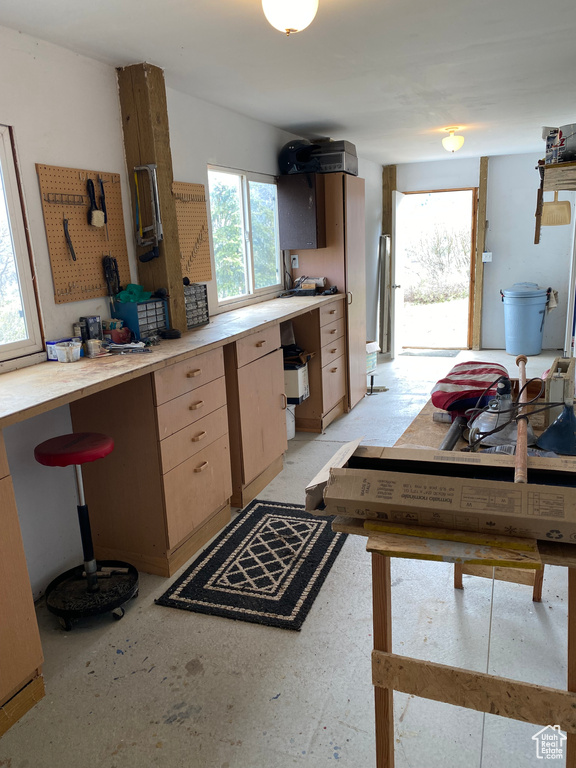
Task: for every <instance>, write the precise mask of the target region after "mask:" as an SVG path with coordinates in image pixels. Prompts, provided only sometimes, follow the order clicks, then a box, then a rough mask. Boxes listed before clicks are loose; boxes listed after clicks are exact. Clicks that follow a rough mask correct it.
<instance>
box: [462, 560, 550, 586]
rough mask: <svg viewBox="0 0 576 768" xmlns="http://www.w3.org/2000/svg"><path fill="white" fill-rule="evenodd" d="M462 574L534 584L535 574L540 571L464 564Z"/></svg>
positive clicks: (527, 584)
mask: <svg viewBox="0 0 576 768" xmlns="http://www.w3.org/2000/svg"><path fill="white" fill-rule="evenodd" d="M460 567H461V569H462V571H461V572H462V575H464V576H480V577H481V578H483V579H492V578H494V579H496V581H511V582H513V583H514V584H526V586H529V587H533V586H534V576H535V575H536V573H538V571H529V570H527V569H526V570H525V569H524V568H501V567H497V568H493V567H492V566H490V565H462V566H460Z"/></svg>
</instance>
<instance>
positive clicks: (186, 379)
mask: <svg viewBox="0 0 576 768" xmlns="http://www.w3.org/2000/svg"><path fill="white" fill-rule="evenodd" d="M220 376H224V355H223V353H222V348H221V347H220V348H218V349H213V350H211V351H210V352H204V353H203V354H202V355H196V356H195V357H190V358H188V359H187V360H183V361H182V362H181V363H175V364H174V365H169V366H168V367H167V368H163V369H162V370H161V371H156V372H155V373H154V374H153V378H154V403H155V404H156V405H161V404H162V403H166V402H168V400H172V399H173V398H175V397H178V396H179V395H183V394H184V393H185V392H191V391H192V390H193V389H197V388H198V387H201V386H202V385H203V384H207V383H208V382H209V381H214V379H218V378H220Z"/></svg>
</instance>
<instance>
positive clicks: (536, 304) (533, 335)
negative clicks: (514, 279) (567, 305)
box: [500, 283, 548, 355]
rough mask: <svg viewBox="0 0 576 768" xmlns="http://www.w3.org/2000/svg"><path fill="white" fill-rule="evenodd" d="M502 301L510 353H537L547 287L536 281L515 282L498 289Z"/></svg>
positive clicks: (539, 346) (542, 324) (546, 298)
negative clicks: (510, 285)
mask: <svg viewBox="0 0 576 768" xmlns="http://www.w3.org/2000/svg"><path fill="white" fill-rule="evenodd" d="M500 295H501V296H502V301H503V302H504V331H505V335H506V352H508V354H509V355H539V354H540V352H542V332H543V330H544V318H545V317H546V304H547V302H548V291H547V290H546V288H539V287H538V285H537V283H514V285H513V286H512V287H511V288H505V289H504V290H503V291H500Z"/></svg>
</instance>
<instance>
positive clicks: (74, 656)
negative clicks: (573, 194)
mask: <svg viewBox="0 0 576 768" xmlns="http://www.w3.org/2000/svg"><path fill="white" fill-rule="evenodd" d="M557 354H559V353H556V352H550V353H544V354H542V355H540V356H538V357H534V358H530V359H529V363H528V366H527V372H528V376H532V375H538V374H540V373H541V372H542V371H543V370H545V369H546V368H548V367H549V365H550V362H551V361H552V360H553V359H554V357H556V356H557ZM471 358H476V359H491V360H497V361H502V362H504V363H505V364H506V365H507V366H508V368H509V371H510V373H511V375H512V376H515V375H517V371H516V367H515V364H514V358H512V357H510V356H508V355H506V354H505V353H504V352H499V353H494V352H481V353H476V354H475V353H470V352H462V353H460V355H459V357H458V358H456V359H450V358H438V357H424V358H422V357H399V358H397V359H396V360H395V361H393V362H389V363H384V364H382V365H380V366H379V368H378V376H377V378H376V382H375V383H376V384H377V385H385V386H387V387H388V391H387V392H380V393H378V394H377V395H373V396H371V397H366V398H365V399H364V400H363V401H362V402H361V403H360V404H359V405H358V406H357V407H356V408H355V409H354V410H353V411H352V412H351V413H350V414H348V415H346V416H345V417H343V418H341V419H340V420H338V421H337V422H335V423H334V424H332V425H331V426H330V427H329V428H328V429H327V431H326V433H325V434H323V435H308V434H304V433H297V434H296V437H295V438H294V439H293V440H291V441H290V443H289V450H288V453H287V455H286V460H285V468H284V471H283V472H282V473H281V474H280V475H279V476H278V477H277V478H276V479H275V480H274V481H273V482H272V483H271V484H270V485H269V486H268V487H267V488H266V489H265V491H264V492H263V493H261V494H260V498H265V499H271V500H277V501H288V502H295V503H303V500H304V487H305V485H306V482H307V481H308V480H309V479H311V478H312V477H313V476H314V474H315V473H316V471H317V470H318V469H319V468H320V467H321V466H322V465H323V464H324V463H325V462H326V461H328V459H329V458H330V457H331V456H332V455H333V454H334V452H335V451H336V450H337V448H338V447H339V446H340V445H341V443H342V442H345V441H348V440H350V439H352V438H354V437H356V436H360V435H363V436H364V439H365V442H367V443H370V444H373V445H378V444H380V445H392V444H393V443H394V442H395V441H396V440H397V438H398V437H399V436H400V435H401V433H402V432H403V431H404V429H405V428H406V427H407V426H408V424H409V423H410V422H411V420H412V419H413V418H414V417H415V416H416V414H417V413H418V411H419V410H420V408H421V407H422V406H423V405H424V403H425V402H426V400H427V399H428V397H429V391H430V388H431V386H432V385H433V384H434V383H435V382H436V381H437V380H438V379H439V378H441V377H442V376H443V375H445V374H446V373H447V372H448V370H449V369H450V368H451V367H452V366H453V365H454V364H455V362H458V360H467V359H471ZM365 544H366V542H365V539H363V538H360V537H352V536H351V537H349V538H348V540H347V542H346V544H345V546H344V548H343V550H342V552H341V554H340V555H339V557H338V559H337V561H336V563H335V565H334V567H333V568H332V570H331V572H330V574H329V576H328V578H327V580H326V582H325V584H324V586H323V588H322V590H321V592H320V595H319V596H318V598H317V599H316V602H315V603H314V606H313V607H312V610H311V611H310V614H309V615H308V618H307V619H306V621H305V623H304V626H303V628H302V631H301V632H290V631H286V630H281V629H274V628H270V627H262V626H258V625H255V624H247V623H243V622H236V621H230V620H227V619H223V618H218V617H213V616H204V615H201V614H194V613H187V612H185V611H177V610H173V609H169V608H165V607H161V606H156V605H154V598H156V597H158V596H159V595H160V594H161V593H162V592H163V591H164V590H165V589H166V587H167V582H166V580H164V579H162V578H159V577H155V576H150V575H146V574H142V576H141V586H140V594H139V597H138V598H137V600H135V601H134V602H133V604H132V605H131V606H130V607H129V610H127V612H126V616H125V617H124V619H122V621H119V622H116V621H113V620H111V619H110V618H109V617H107V616H106V617H102V619H101V620H93V621H91V622H89V623H88V622H87V623H86V624H82V625H78V626H77V627H76V628H75V629H74V630H73V631H72V632H70V633H65V632H63V631H62V630H61V629H60V628H59V626H58V624H57V623H56V622H55V620H54V617H52V616H51V615H49V614H48V613H47V612H46V611H45V609H44V607H43V606H42V605H39V606H38V618H39V622H40V628H41V633H42V643H43V647H44V654H45V659H46V661H45V666H44V675H45V682H46V697H45V698H44V699H43V700H42V701H41V702H40V703H39V704H38V705H37V706H36V707H35V708H34V709H33V710H32V711H30V712H29V713H28V714H27V715H25V716H24V717H23V718H22V720H21V721H20V722H18V723H17V724H16V725H15V726H14V727H13V728H12V729H11V730H10V731H9V732H8V733H7V734H6V735H5V736H4V737H3V739H2V740H1V741H0V766H3V767H4V768H78V766H80V765H87V764H89V765H92V766H95V768H145V767H146V766H161V767H162V768H285V767H286V766H288V765H305V766H309V767H310V768H322V767H323V766H328V765H333V764H334V761H337V762H338V764H339V765H341V766H344V767H346V768H368V767H369V766H373V765H374V721H373V719H374V711H373V689H372V686H371V672H370V653H371V649H372V636H371V632H372V615H371V614H372V611H371V591H370V590H371V586H370V557H369V555H368V554H367V553H366V551H365ZM392 567H393V616H394V624H393V637H394V650H395V651H396V652H399V653H403V654H406V655H410V656H415V657H419V658H426V659H431V660H433V661H438V662H443V663H448V664H455V665H459V666H462V667H467V668H470V669H475V670H479V671H489V672H491V673H494V674H500V675H506V676H508V677H512V678H518V679H522V680H527V681H530V682H535V683H541V684H545V685H551V686H558V687H562V686H563V685H564V684H565V678H566V662H565V657H566V569H562V568H551V567H547V568H546V573H545V579H544V592H543V601H542V603H540V604H534V603H533V602H532V600H531V589H530V588H529V587H525V586H520V585H517V584H507V583H504V582H495V584H494V585H493V584H492V582H491V581H490V580H488V579H480V578H474V577H464V578H465V589H464V590H463V591H460V590H458V591H455V590H454V589H453V587H452V566H450V565H447V564H440V563H423V562H418V561H412V560H394V561H393V565H392ZM491 606H492V621H491ZM394 702H395V719H396V766H397V768H408V767H409V768H434V766H443V767H445V768H451V767H453V768H461V767H462V766H463V765H466V766H467V768H472V767H474V768H475V767H476V766H490V767H491V768H492V767H494V766H496V767H497V768H499V767H500V766H504V765H506V766H507V768H520V766H534V765H537V764H538V763H537V761H536V752H535V742H534V741H532V738H531V737H532V735H533V734H534V733H536V731H537V730H539V728H540V726H541V725H545V724H539V725H527V724H522V723H517V722H515V721H512V720H505V719H503V718H498V717H495V716H486V717H484V716H483V715H482V714H481V713H477V712H472V711H470V710H464V709H460V708H457V707H450V706H448V705H443V704H437V703H434V702H429V701H426V700H424V699H417V698H414V697H411V696H407V695H403V694H395V698H394ZM555 764H556V765H559V764H561V765H564V763H563V762H561V761H555Z"/></svg>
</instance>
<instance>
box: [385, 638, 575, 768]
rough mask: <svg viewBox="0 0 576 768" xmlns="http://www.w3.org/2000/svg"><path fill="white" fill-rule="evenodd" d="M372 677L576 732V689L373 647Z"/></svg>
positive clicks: (410, 690)
mask: <svg viewBox="0 0 576 768" xmlns="http://www.w3.org/2000/svg"><path fill="white" fill-rule="evenodd" d="M372 682H373V684H374V685H375V686H377V687H382V688H384V689H386V690H390V689H391V688H392V689H393V690H395V691H402V692H403V693H409V694H412V695H413V696H420V697H422V698H424V699H431V700H432V701H441V702H444V703H446V704H453V705H454V706H457V707H465V708H466V709H474V710H476V711H477V712H488V713H489V714H491V715H499V716H500V717H509V718H511V719H512V720H521V721H523V722H525V723H538V724H540V725H549V724H550V725H555V724H558V725H560V726H561V728H562V729H563V730H565V731H567V732H568V733H571V734H574V733H576V694H575V693H572V692H571V691H562V690H559V689H557V688H547V687H545V686H543V685H535V684H533V683H522V682H520V681H518V680H511V679H509V678H505V677H497V676H496V675H488V674H486V673H485V672H472V671H470V670H468V669H460V668H459V667H451V666H448V665H446V664H436V663H435V662H432V661H424V660H421V659H411V658H408V657H406V656H399V655H398V654H395V653H385V652H383V651H376V650H375V651H373V652H372ZM568 765H569V763H567V766H568ZM570 768H572V765H570Z"/></svg>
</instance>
